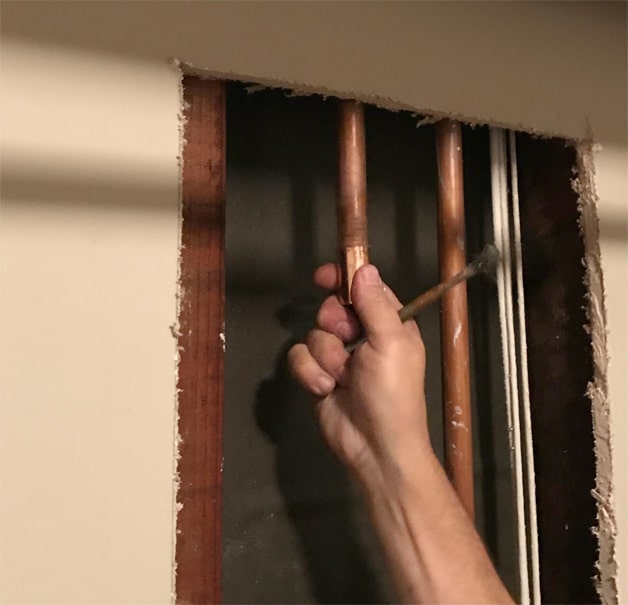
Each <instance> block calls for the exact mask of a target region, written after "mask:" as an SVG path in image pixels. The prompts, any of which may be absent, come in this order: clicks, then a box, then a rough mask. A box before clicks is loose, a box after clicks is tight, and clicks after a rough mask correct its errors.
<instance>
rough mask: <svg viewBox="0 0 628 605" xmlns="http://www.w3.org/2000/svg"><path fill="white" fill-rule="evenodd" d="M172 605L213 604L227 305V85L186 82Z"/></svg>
mask: <svg viewBox="0 0 628 605" xmlns="http://www.w3.org/2000/svg"><path fill="white" fill-rule="evenodd" d="M183 98H184V102H185V110H184V117H185V120H186V122H185V131H184V136H185V146H184V148H183V180H182V213H183V221H182V240H181V243H182V247H181V259H180V275H181V282H180V287H181V293H180V296H181V298H180V306H179V337H178V345H179V351H180V359H179V367H178V383H177V387H178V390H179V426H178V431H179V436H180V445H179V460H178V465H177V472H178V476H179V482H180V483H179V489H178V493H177V505H178V507H180V510H179V512H178V516H177V537H176V566H177V567H176V601H177V603H186V604H187V603H199V604H200V603H203V604H207V603H219V602H220V601H221V574H222V535H221V534H222V468H221V467H222V430H223V427H222V424H223V388H224V306H225V269H224V249H225V177H226V166H225V163H226V160H225V146H226V145H225V83H224V82H223V81H217V80H202V79H200V78H197V77H192V76H186V77H184V78H183Z"/></svg>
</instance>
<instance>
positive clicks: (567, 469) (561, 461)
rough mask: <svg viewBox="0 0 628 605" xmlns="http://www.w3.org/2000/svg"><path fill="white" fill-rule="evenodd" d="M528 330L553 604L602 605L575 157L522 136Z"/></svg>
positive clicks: (546, 595)
mask: <svg viewBox="0 0 628 605" xmlns="http://www.w3.org/2000/svg"><path fill="white" fill-rule="evenodd" d="M517 147H518V171H519V194H520V197H521V228H522V242H523V263H524V291H525V307H526V332H527V339H528V367H529V375H530V400H531V407H532V429H533V434H534V456H535V471H536V490H537V492H536V493H537V510H538V522H539V552H540V560H541V592H542V597H543V602H544V603H598V602H599V597H598V595H597V594H596V592H595V589H594V583H593V580H592V578H593V577H594V576H595V574H596V568H595V562H596V561H597V544H596V538H595V535H594V534H593V531H592V528H593V527H595V525H596V505H595V500H594V498H593V495H592V490H593V489H594V487H595V457H594V453H593V452H594V442H593V424H592V423H593V419H592V414H591V401H590V399H589V397H588V396H587V389H588V384H589V382H590V381H592V379H593V365H592V350H591V339H590V337H589V334H588V333H587V330H586V328H585V326H586V325H587V317H586V311H585V309H586V287H585V283H584V278H585V275H584V272H585V268H584V264H583V262H582V259H583V258H584V244H583V240H582V236H581V234H580V229H579V227H578V219H579V211H578V198H577V195H576V193H575V192H574V191H573V189H572V187H571V179H573V178H574V176H575V175H574V172H573V171H574V167H575V166H576V155H575V150H574V148H573V147H571V146H568V145H566V144H565V141H562V140H559V139H539V138H533V137H530V136H527V135H519V136H518V140H517Z"/></svg>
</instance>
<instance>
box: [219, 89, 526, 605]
mask: <svg viewBox="0 0 628 605" xmlns="http://www.w3.org/2000/svg"><path fill="white" fill-rule="evenodd" d="M336 109H337V108H336V102H335V100H334V99H332V98H328V99H325V98H323V97H320V96H301V97H295V96H291V95H290V94H289V93H288V92H287V91H282V90H270V89H265V90H259V89H257V90H255V91H254V92H249V91H247V88H246V86H245V85H244V84H241V83H230V84H229V86H228V96H227V167H228V169H227V175H228V176H227V228H226V278H227V290H226V371H225V376H226V378H225V380H226V385H225V427H224V505H223V539H224V542H223V559H224V563H223V564H224V577H223V586H224V601H225V602H226V603H296V602H301V603H306V602H310V603H381V602H394V600H395V597H394V595H393V594H392V593H391V591H390V588H389V586H388V584H387V581H386V573H385V570H384V567H383V564H382V561H381V559H380V555H379V549H378V546H377V542H376V540H375V538H374V536H373V534H372V532H371V530H370V526H369V523H368V519H367V517H366V515H365V511H364V510H363V508H362V506H361V504H360V500H359V497H358V496H357V494H356V491H355V488H354V486H353V485H352V484H351V482H350V480H349V478H348V476H347V475H346V473H345V472H344V470H343V469H342V468H341V467H340V465H339V464H338V463H337V462H336V461H335V460H334V458H333V457H332V455H331V454H330V453H329V452H328V451H327V450H326V448H325V446H324V444H323V443H322V440H321V438H320V436H319V434H318V429H317V426H316V423H315V419H314V416H313V413H312V408H311V404H310V402H309V400H308V397H307V396H306V395H305V394H304V393H303V392H302V391H301V390H300V388H299V387H298V385H297V384H296V383H295V382H294V381H293V380H292V379H291V378H290V377H289V375H288V372H287V369H286V366H285V353H286V351H287V350H288V348H289V347H290V346H291V344H293V343H294V342H296V341H298V340H301V339H302V338H303V337H304V335H305V334H306V333H307V331H308V329H309V328H310V326H311V324H312V321H313V319H314V317H315V312H316V309H317V306H318V304H319V303H320V302H321V301H322V299H323V296H324V294H323V293H321V292H317V291H316V289H315V288H314V287H313V286H312V285H311V275H312V272H313V270H314V268H315V267H316V266H318V265H319V264H321V263H323V262H327V261H330V260H334V259H335V254H336V214H335V213H336V210H335V198H336V172H337V147H336V145H337V143H336V141H337V132H336ZM418 121H419V118H418V117H417V116H414V115H412V114H410V113H408V112H391V111H387V110H383V109H380V108H377V107H373V106H369V107H367V108H366V132H367V135H366V136H367V174H368V194H369V195H368V198H369V208H368V213H369V240H370V252H371V260H372V262H374V263H375V264H376V265H377V266H378V267H379V268H380V271H381V273H382V275H383V277H384V279H385V280H386V281H387V282H388V284H389V285H390V286H391V287H392V288H393V289H394V290H395V291H396V292H397V294H398V295H399V297H400V299H401V300H402V301H408V300H410V299H411V298H413V297H414V296H416V295H417V294H419V293H420V292H422V291H424V290H426V289H427V288H428V287H430V286H432V285H434V284H435V283H437V281H438V259H437V234H436V211H437V207H436V201H437V200H436V192H437V183H436V178H437V176H436V175H437V171H436V164H435V152H434V150H435V143H434V128H433V126H431V125H423V126H420V127H419V126H418V125H417V123H418ZM464 150H465V164H464V165H465V197H466V214H467V251H468V256H469V257H470V258H471V257H472V256H473V255H474V253H476V252H478V251H479V250H480V249H481V248H482V246H483V245H484V243H485V242H486V241H491V240H492V228H491V217H490V171H489V169H488V166H489V155H488V154H489V151H488V132H487V129H486V128H475V129H472V128H470V127H465V129H464ZM469 308H470V322H471V325H470V332H471V341H470V343H471V344H470V348H471V367H472V389H473V400H474V419H473V420H474V441H475V446H474V458H475V481H476V510H477V520H476V521H477V525H478V528H479V530H480V532H481V533H482V535H483V537H484V539H485V540H486V543H487V545H488V548H489V551H490V553H491V555H492V557H493V560H494V561H495V563H496V565H497V567H498V571H499V573H500V574H501V576H502V577H503V578H504V580H505V581H506V583H507V585H508V587H509V589H510V590H511V592H513V594H515V596H516V594H517V591H518V588H517V586H518V580H517V570H516V549H515V543H514V523H515V521H514V516H513V515H514V513H513V503H512V500H513V498H512V486H511V477H510V467H509V458H510V457H509V444H508V430H507V418H506V410H505V405H504V396H503V370H502V366H501V351H500V336H499V326H498V321H497V312H496V308H497V297H496V287H495V284H494V283H492V282H491V281H487V280H476V281H475V282H472V283H471V284H470V285H469ZM418 322H419V326H420V328H421V331H422V335H423V338H424V340H425V343H426V348H427V354H428V368H427V376H426V391H427V399H428V408H429V410H428V413H429V421H430V431H431V436H432V441H433V445H434V448H435V450H436V452H437V453H438V454H439V455H441V454H442V440H443V438H442V427H441V418H442V415H441V387H440V380H441V367H440V345H439V309H438V306H433V307H431V308H428V309H427V310H425V311H424V312H423V313H422V315H421V316H420V317H419V320H418Z"/></svg>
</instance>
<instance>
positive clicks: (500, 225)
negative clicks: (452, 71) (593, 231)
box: [490, 128, 530, 605]
mask: <svg viewBox="0 0 628 605" xmlns="http://www.w3.org/2000/svg"><path fill="white" fill-rule="evenodd" d="M490 151H491V184H492V202H493V232H494V237H495V245H496V246H497V249H498V250H499V252H500V254H501V258H502V262H501V263H500V264H499V266H498V271H497V291H498V301H499V322H500V327H501V334H502V339H501V341H502V361H503V364H504V382H505V391H506V406H507V409H508V430H509V434H510V446H511V451H512V452H513V455H512V462H513V466H514V477H515V502H516V511H517V543H518V551H519V552H518V554H519V580H520V602H521V604H522V605H529V603H530V583H529V573H528V548H527V539H526V538H527V536H526V517H525V496H524V490H523V465H522V460H521V426H520V422H519V405H518V385H517V360H516V347H515V334H514V318H513V304H512V274H511V267H512V257H511V251H510V235H509V234H510V221H509V218H508V186H507V162H506V137H505V132H504V131H503V129H501V128H491V129H490Z"/></svg>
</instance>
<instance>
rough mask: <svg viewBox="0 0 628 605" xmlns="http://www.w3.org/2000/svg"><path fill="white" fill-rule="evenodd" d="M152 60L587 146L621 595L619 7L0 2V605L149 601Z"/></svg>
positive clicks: (155, 331)
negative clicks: (592, 152) (594, 200)
mask: <svg viewBox="0 0 628 605" xmlns="http://www.w3.org/2000/svg"><path fill="white" fill-rule="evenodd" d="M173 58H178V59H180V60H182V61H184V62H186V63H189V64H192V65H193V66H195V67H197V68H204V69H208V70H210V71H213V72H214V73H220V74H231V75H234V76H239V77H243V78H246V79H249V80H256V81H260V82H285V83H289V84H290V85H291V86H294V87H300V88H304V89H315V90H328V91H331V92H334V93H338V94H341V95H342V94H346V95H352V96H353V95H360V96H363V97H364V98H366V99H369V100H372V101H377V102H380V103H381V104H383V105H387V106H390V107H406V108H414V109H417V110H428V111H443V112H450V113H453V114H455V115H458V116H460V117H464V118H467V119H474V120H478V121H491V122H493V123H499V124H504V125H509V126H512V127H521V128H524V129H531V130H536V131H539V132H547V133H557V134H560V135H563V136H567V137H574V138H579V139H586V138H592V139H593V140H594V141H595V142H597V143H599V144H600V145H601V150H600V151H599V153H598V154H597V155H596V162H595V165H596V171H597V176H596V187H597V192H598V195H599V197H600V199H599V208H598V209H599V217H600V226H601V237H600V245H601V254H602V268H603V271H604V280H605V292H606V300H605V304H606V313H607V321H608V329H609V338H608V349H609V353H610V357H611V361H610V365H609V371H608V385H609V396H610V402H611V410H610V411H611V415H612V422H613V433H614V434H613V437H614V440H613V443H614V460H615V467H614V473H615V503H616V515H617V525H618V541H617V549H618V559H619V562H620V564H622V563H623V566H624V570H623V571H622V572H621V574H622V575H620V578H619V584H620V595H621V597H623V599H624V600H625V599H628V573H626V571H625V568H626V567H627V566H628V482H626V481H625V480H624V477H625V472H626V467H625V464H626V463H625V460H628V433H627V430H628V429H627V428H626V427H628V413H627V411H626V406H625V401H626V399H627V398H628V383H627V381H628V378H627V373H626V372H625V367H626V362H627V360H628V343H627V339H626V334H627V333H628V324H627V320H626V317H625V300H626V294H627V292H626V289H627V275H626V257H627V252H628V216H627V212H628V204H627V202H626V200H627V199H628V183H627V181H626V164H627V159H628V156H627V141H626V130H627V129H626V73H627V71H628V70H627V65H626V5H625V4H624V3H619V2H617V3H615V2H591V3H589V2H576V3H563V2H555V3H554V2H541V3H534V2H529V3H507V2H501V3H493V2H486V3H476V2H473V3H464V2H462V3H457V2H448V3H438V4H437V3H430V2H420V3H418V2H417V3H399V4H397V3H395V4H393V3H390V2H374V3H365V4H358V3H353V2H347V3H344V2H342V3H341V2H339V3H336V2H334V3H325V4H324V5H323V4H321V3H291V4H285V3H279V2H277V3H274V2H273V3H255V4H251V3H231V4H227V3H218V2H216V3H209V2H206V3H196V2H189V3H188V2H169V3H165V2H164V3H142V2H125V3H109V2H90V3H72V2H69V3H62V2H49V3H36V2H3V4H2V56H1V61H2V66H1V67H2V215H1V221H2V223H1V229H2V276H1V277H2V283H1V285H2V344H1V346H2V362H1V363H2V366H1V369H2V396H3V397H2V400H3V401H2V417H1V431H2V434H1V435H0V437H1V447H2V450H1V453H2V459H1V464H2V500H1V502H2V527H1V535H0V538H1V541H0V543H1V557H2V559H1V564H0V565H1V566H0V574H1V586H2V588H1V590H2V593H1V596H2V599H3V601H4V602H7V603H163V602H167V601H168V600H169V599H170V590H171V588H170V576H171V574H170V569H171V555H172V548H171V535H172V466H173V463H172V457H173V455H172V451H173V446H172V442H173V439H172V433H173V422H174V411H173V402H174V399H175V392H174V384H175V382H174V375H173V371H174V354H175V351H174V340H173V339H172V338H171V336H170V333H169V325H170V324H172V323H173V321H174V319H175V315H176V304H175V289H176V260H177V232H178V211H177V205H178V183H177V178H178V177H177V175H178V168H177V155H178V151H179V137H178V118H177V114H178V112H179V91H178V82H179V74H178V72H177V70H176V69H175V68H174V67H173V66H172V65H171V60H172V59H173Z"/></svg>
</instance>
